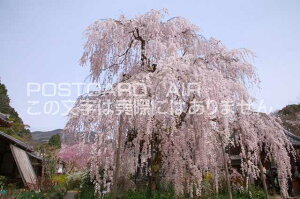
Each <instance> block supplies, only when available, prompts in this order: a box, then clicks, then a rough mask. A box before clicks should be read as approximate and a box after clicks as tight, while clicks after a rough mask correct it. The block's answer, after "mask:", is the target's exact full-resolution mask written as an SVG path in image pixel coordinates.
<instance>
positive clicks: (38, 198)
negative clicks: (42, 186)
mask: <svg viewBox="0 0 300 199" xmlns="http://www.w3.org/2000/svg"><path fill="white" fill-rule="evenodd" d="M44 198H45V195H44V194H43V193H36V192H22V193H20V194H18V196H17V199H44Z"/></svg>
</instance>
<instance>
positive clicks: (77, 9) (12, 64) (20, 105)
mask: <svg viewBox="0 0 300 199" xmlns="http://www.w3.org/2000/svg"><path fill="white" fill-rule="evenodd" d="M162 8H167V9H168V10H169V15H168V16H167V18H171V17H174V16H183V17H185V18H187V19H188V20H190V21H191V22H192V23H194V24H196V25H198V26H199V27H200V29H201V33H202V34H203V35H204V36H206V37H208V38H209V37H215V38H217V39H219V40H222V42H223V43H224V44H226V45H227V46H228V47H229V48H248V49H250V50H252V51H253V52H254V53H255V54H256V59H255V66H256V68H257V71H258V75H259V77H260V79H261V84H260V89H255V91H253V95H254V97H256V98H257V99H258V100H264V103H265V104H266V105H267V106H268V107H272V108H273V110H276V109H280V108H282V107H284V106H285V105H287V104H292V103H299V101H300V12H299V11H300V1H297V0H287V1H283V0H280V1H278V0H264V1H262V0H251V1H249V0H248V1H241V0H236V1H231V0H226V1H223V0H218V1H217V0H207V1H201V0H197V1H196V0H195V1H188V0H185V1H176V0H164V1H162V0H159V1H150V0H148V1H142V0H130V1H125V0H119V1H116V0H105V1H100V0H95V1H90V0H81V1H79V0H64V1H62V0H40V1H37V0H0V77H1V81H2V82H3V83H4V84H6V86H7V88H8V92H9V96H10V98H11V104H12V106H13V107H14V108H15V109H16V110H17V111H18V113H19V114H20V116H21V117H22V118H23V120H24V121H25V123H26V124H28V125H30V126H31V130H52V129H56V128H63V127H64V125H65V122H66V117H64V116H61V115H47V114H42V115H39V116H31V115H29V114H28V108H29V104H28V101H40V105H39V106H36V107H34V108H35V110H34V111H35V112H38V111H42V112H43V110H42V109H43V103H45V102H46V101H47V100H53V101H57V100H58V101H62V100H66V98H62V97H58V96H54V97H46V98H45V97H42V95H41V93H39V94H36V95H31V96H29V97H28V96H27V93H26V85H27V83H28V82H38V83H45V82H55V83H59V82H84V81H86V77H87V76H88V74H89V70H88V68H83V67H81V66H79V62H78V61H79V59H80V57H81V54H82V51H83V50H82V46H83V42H84V37H83V34H82V33H83V31H84V29H85V28H86V27H87V26H88V25H89V24H91V23H93V22H94V21H95V20H97V19H103V18H117V17H118V16H119V15H120V14H124V15H126V16H128V17H131V16H135V15H138V14H143V13H144V12H146V11H149V10H150V9H162ZM76 94H77V92H74V91H73V92H72V97H71V99H72V100H75V99H76Z"/></svg>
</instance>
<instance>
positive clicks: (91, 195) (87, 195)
mask: <svg viewBox="0 0 300 199" xmlns="http://www.w3.org/2000/svg"><path fill="white" fill-rule="evenodd" d="M79 198H80V199H96V198H98V197H97V195H96V193H95V188H94V185H93V183H92V182H91V179H90V175H89V173H88V172H85V173H83V175H82V179H81V183H80V193H79Z"/></svg>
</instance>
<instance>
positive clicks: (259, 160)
mask: <svg viewBox="0 0 300 199" xmlns="http://www.w3.org/2000/svg"><path fill="white" fill-rule="evenodd" d="M258 164H259V170H260V178H261V181H262V184H263V188H264V193H265V197H266V199H269V194H268V187H267V183H266V177H265V174H264V167H263V164H262V162H261V159H260V156H259V158H258Z"/></svg>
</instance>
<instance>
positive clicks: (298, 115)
mask: <svg viewBox="0 0 300 199" xmlns="http://www.w3.org/2000/svg"><path fill="white" fill-rule="evenodd" d="M278 115H279V117H280V118H281V120H282V122H283V125H284V126H285V128H286V129H287V130H289V131H290V132H291V133H293V134H295V135H297V136H300V104H292V105H288V106H286V107H284V108H283V109H281V110H280V111H278Z"/></svg>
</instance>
